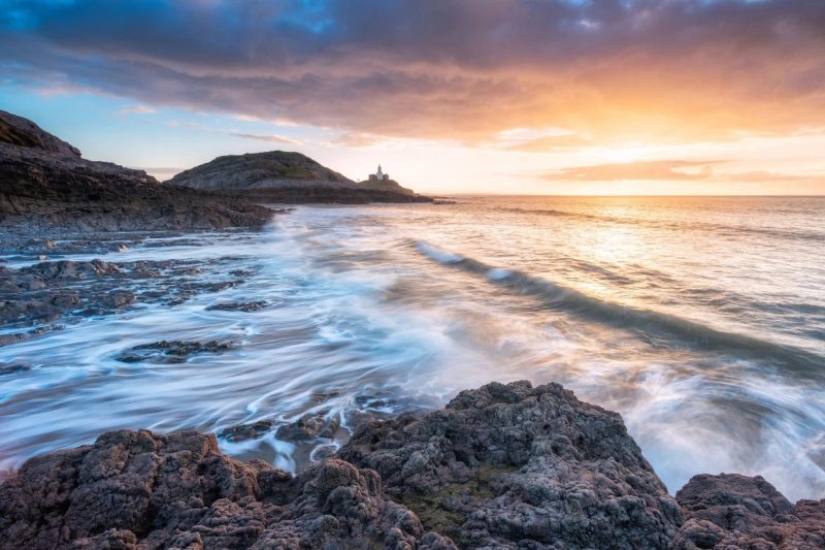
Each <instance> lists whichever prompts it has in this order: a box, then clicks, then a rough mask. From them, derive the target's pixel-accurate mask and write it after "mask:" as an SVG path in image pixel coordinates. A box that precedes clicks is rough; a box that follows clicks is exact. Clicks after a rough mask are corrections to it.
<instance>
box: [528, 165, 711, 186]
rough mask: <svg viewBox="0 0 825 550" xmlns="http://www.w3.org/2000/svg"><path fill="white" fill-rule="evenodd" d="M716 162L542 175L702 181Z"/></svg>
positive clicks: (593, 168)
mask: <svg viewBox="0 0 825 550" xmlns="http://www.w3.org/2000/svg"><path fill="white" fill-rule="evenodd" d="M718 162H720V161H685V160H656V161H648V162H627V163H619V162H617V163H609V164H596V165H591V166H575V167H571V168H564V169H561V170H556V171H554V172H548V173H546V174H542V176H541V178H542V179H546V180H551V181H616V180H703V179H709V178H711V177H712V176H713V172H712V168H711V166H712V165H713V164H716V163H718Z"/></svg>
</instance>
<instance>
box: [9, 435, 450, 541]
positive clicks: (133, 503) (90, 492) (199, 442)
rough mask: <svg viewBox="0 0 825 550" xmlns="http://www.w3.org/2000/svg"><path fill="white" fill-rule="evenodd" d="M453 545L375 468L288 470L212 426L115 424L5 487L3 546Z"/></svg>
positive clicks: (328, 464)
mask: <svg viewBox="0 0 825 550" xmlns="http://www.w3.org/2000/svg"><path fill="white" fill-rule="evenodd" d="M376 546H378V547H380V548H391V549H398V550H402V549H409V548H420V549H426V548H429V549H432V550H436V549H448V548H453V546H452V545H451V544H450V543H449V541H447V540H446V539H445V538H444V537H441V536H439V535H437V534H435V533H426V532H425V531H424V530H423V528H422V527H421V523H420V522H419V521H418V518H417V517H416V516H415V515H414V514H412V513H410V512H409V511H408V510H406V509H405V508H403V507H402V506H400V505H398V504H396V503H394V502H393V501H392V500H390V499H389V498H388V497H387V496H386V495H385V494H384V492H383V491H382V489H381V480H380V479H379V478H378V475H377V474H376V473H375V472H373V471H371V470H363V469H361V470H359V469H358V468H356V467H355V466H353V465H351V464H348V463H346V462H344V461H342V460H337V459H331V460H327V461H325V462H324V463H323V464H321V465H320V466H318V467H316V468H313V469H312V470H310V471H308V472H306V473H305V474H302V475H300V476H298V477H294V478H293V477H292V476H291V475H290V474H288V473H286V472H284V471H282V470H278V469H276V468H273V467H272V466H269V465H267V464H265V463H264V462H261V461H256V460H253V461H251V462H249V463H241V462H238V461H236V460H232V459H231V458H228V457H226V456H224V455H223V454H221V452H220V451H219V450H218V446H217V441H216V439H215V437H214V436H211V435H203V434H199V433H196V432H182V433H177V434H173V435H169V436H160V435H155V434H152V433H150V432H148V431H138V432H133V431H127V430H124V431H116V432H109V433H106V434H104V435H103V436H101V437H100V438H99V439H98V440H97V442H95V444H94V445H92V446H86V447H80V448H77V449H72V450H69V451H61V452H57V453H52V454H49V455H45V456H41V457H37V458H34V459H32V460H29V461H28V462H27V463H26V464H25V465H24V466H23V467H22V468H21V469H20V471H19V472H18V473H17V475H16V476H15V477H13V478H12V479H10V480H8V481H6V482H5V483H4V484H3V485H2V487H0V549H3V550H6V549H9V550H10V549H17V548H30V549H38V548H44V549H45V548H67V549H68V548H72V549H80V548H88V549H101V550H102V549H104V548H110V549H114V548H118V549H122V550H136V549H138V548H141V549H144V548H145V549H163V548H178V549H188V550H196V549H238V550H240V549H248V548H253V549H264V548H282V549H295V550H298V549H305V548H353V549H358V548H362V549H364V550H367V549H370V548H375V547H376Z"/></svg>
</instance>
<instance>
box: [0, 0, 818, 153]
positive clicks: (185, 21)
mask: <svg viewBox="0 0 825 550" xmlns="http://www.w3.org/2000/svg"><path fill="white" fill-rule="evenodd" d="M0 70H2V71H3V72H4V73H5V74H6V78H7V79H12V80H14V81H17V82H18V83H23V84H25V85H33V86H39V85H44V84H49V85H54V84H55V83H58V84H60V83H63V84H65V85H71V86H77V87H84V88H87V89H91V90H95V91H99V92H103V93H110V94H115V95H118V96H123V97H129V98H134V99H137V100H140V101H142V102H145V103H148V104H151V105H170V106H178V107H186V108H193V109H199V110H214V109H217V110H222V111H226V112H233V113H239V114H246V115H252V116H258V117H262V118H268V119H275V118H286V119H290V120H293V121H295V122H299V123H310V124H315V125H321V126H329V127H334V128H339V129H343V130H347V131H351V132H365V133H371V134H389V135H398V136H415V137H427V138H439V137H448V138H457V139H469V140H472V139H483V138H485V137H489V136H490V135H492V134H494V133H496V132H498V131H500V130H503V129H507V128H515V127H541V126H557V127H563V128H568V129H570V130H571V131H574V132H576V133H579V134H586V135H588V136H592V137H593V138H594V140H610V139H617V138H639V137H645V136H651V135H652V136H659V137H661V136H671V137H672V138H673V139H683V138H696V137H711V138H719V137H724V136H726V135H728V133H729V132H731V131H733V130H751V131H759V132H773V131H787V130H788V129H792V128H797V127H801V126H806V125H817V124H819V125H821V124H825V109H823V107H825V92H823V90H825V2H822V1H820V0H774V1H769V0H765V1H761V2H744V1H739V0H725V1H715V2H714V1H707V0H599V1H598V2H575V1H572V0H544V1H540V0H461V1H459V0H439V1H438V2H419V1H416V0H406V1H396V2H391V1H386V0H339V1H321V0H303V1H299V0H276V1H263V0H249V1H228V0H188V1H171V0H168V1H162V0H121V1H117V2H114V1H111V0H88V1H82V0H78V1H71V0H62V1H45V0H39V1H38V0H34V1H32V0H29V1H17V0H11V1H8V0H7V1H5V2H0ZM535 145H536V146H537V147H538V146H540V144H538V143H537V144H535ZM552 146H553V145H552V144H549V147H551V148H552Z"/></svg>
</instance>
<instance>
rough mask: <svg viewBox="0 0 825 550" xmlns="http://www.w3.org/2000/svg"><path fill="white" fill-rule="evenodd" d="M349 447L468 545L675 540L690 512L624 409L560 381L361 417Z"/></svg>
mask: <svg viewBox="0 0 825 550" xmlns="http://www.w3.org/2000/svg"><path fill="white" fill-rule="evenodd" d="M339 456H341V458H343V459H345V460H347V461H349V462H351V463H352V464H355V465H356V466H358V467H361V468H372V469H374V470H376V471H377V472H378V473H379V474H380V475H381V477H382V479H383V481H384V486H385V490H386V491H387V493H388V494H390V495H392V496H393V498H395V499H396V500H397V501H398V502H400V503H402V504H404V505H405V506H407V507H408V508H410V509H411V510H412V511H414V512H416V514H417V515H418V517H420V518H421V521H422V525H423V526H424V528H426V529H431V530H434V531H437V532H439V533H441V534H443V535H447V536H449V537H451V538H452V539H453V540H454V541H455V542H456V543H457V544H458V545H459V546H460V547H462V548H482V547H483V548H535V549H540V548H548V549H549V548H569V549H575V548H582V549H584V548H600V549H610V548H667V546H668V544H669V542H670V540H671V538H672V537H673V535H674V534H675V533H676V531H677V529H678V527H679V526H680V525H681V522H682V518H681V513H680V511H679V507H678V505H677V504H676V502H675V501H674V499H673V498H672V497H670V496H669V495H668V494H667V491H666V489H665V486H664V485H663V484H662V482H661V481H660V480H659V478H658V477H657V476H656V474H655V473H654V471H653V469H652V468H651V466H650V464H648V462H647V461H646V460H645V459H644V457H643V456H642V453H641V451H640V449H639V447H638V446H637V445H636V443H635V442H634V441H633V439H632V438H631V437H630V436H629V435H628V434H627V430H626V429H625V426H624V423H623V422H622V419H621V417H620V416H619V415H618V414H616V413H613V412H610V411H606V410H604V409H601V408H599V407H596V406H593V405H589V404H586V403H582V402H581V401H579V400H578V399H576V397H575V396H574V395H573V393H572V392H569V391H566V390H564V389H563V388H562V387H561V386H559V385H557V384H548V385H546V386H540V387H537V388H533V387H532V386H531V385H530V383H529V382H517V383H513V384H509V385H502V384H496V383H493V384H489V385H487V386H484V387H482V388H481V389H478V390H472V391H464V392H461V393H460V394H459V395H458V396H457V397H456V398H455V399H453V401H452V402H450V404H449V405H447V408H446V409H445V410H442V411H436V412H433V413H430V414H428V415H426V416H423V417H418V416H415V415H403V416H401V417H400V418H398V419H395V420H390V421H385V422H382V423H373V424H370V425H368V426H365V427H363V428H361V429H360V430H358V431H357V432H356V433H355V434H354V435H353V437H352V439H351V440H350V442H349V443H348V444H347V445H346V446H344V447H343V448H342V449H341V451H340V452H339Z"/></svg>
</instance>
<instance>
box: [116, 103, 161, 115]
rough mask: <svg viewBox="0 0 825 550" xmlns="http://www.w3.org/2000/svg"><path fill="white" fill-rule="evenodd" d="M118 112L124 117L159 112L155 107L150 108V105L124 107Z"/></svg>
mask: <svg viewBox="0 0 825 550" xmlns="http://www.w3.org/2000/svg"><path fill="white" fill-rule="evenodd" d="M118 112H119V113H120V114H122V115H131V114H134V115H150V114H152V113H156V112H158V110H157V109H155V108H153V107H149V106H148V105H132V106H129V107H123V108H122V109H120V111H118Z"/></svg>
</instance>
